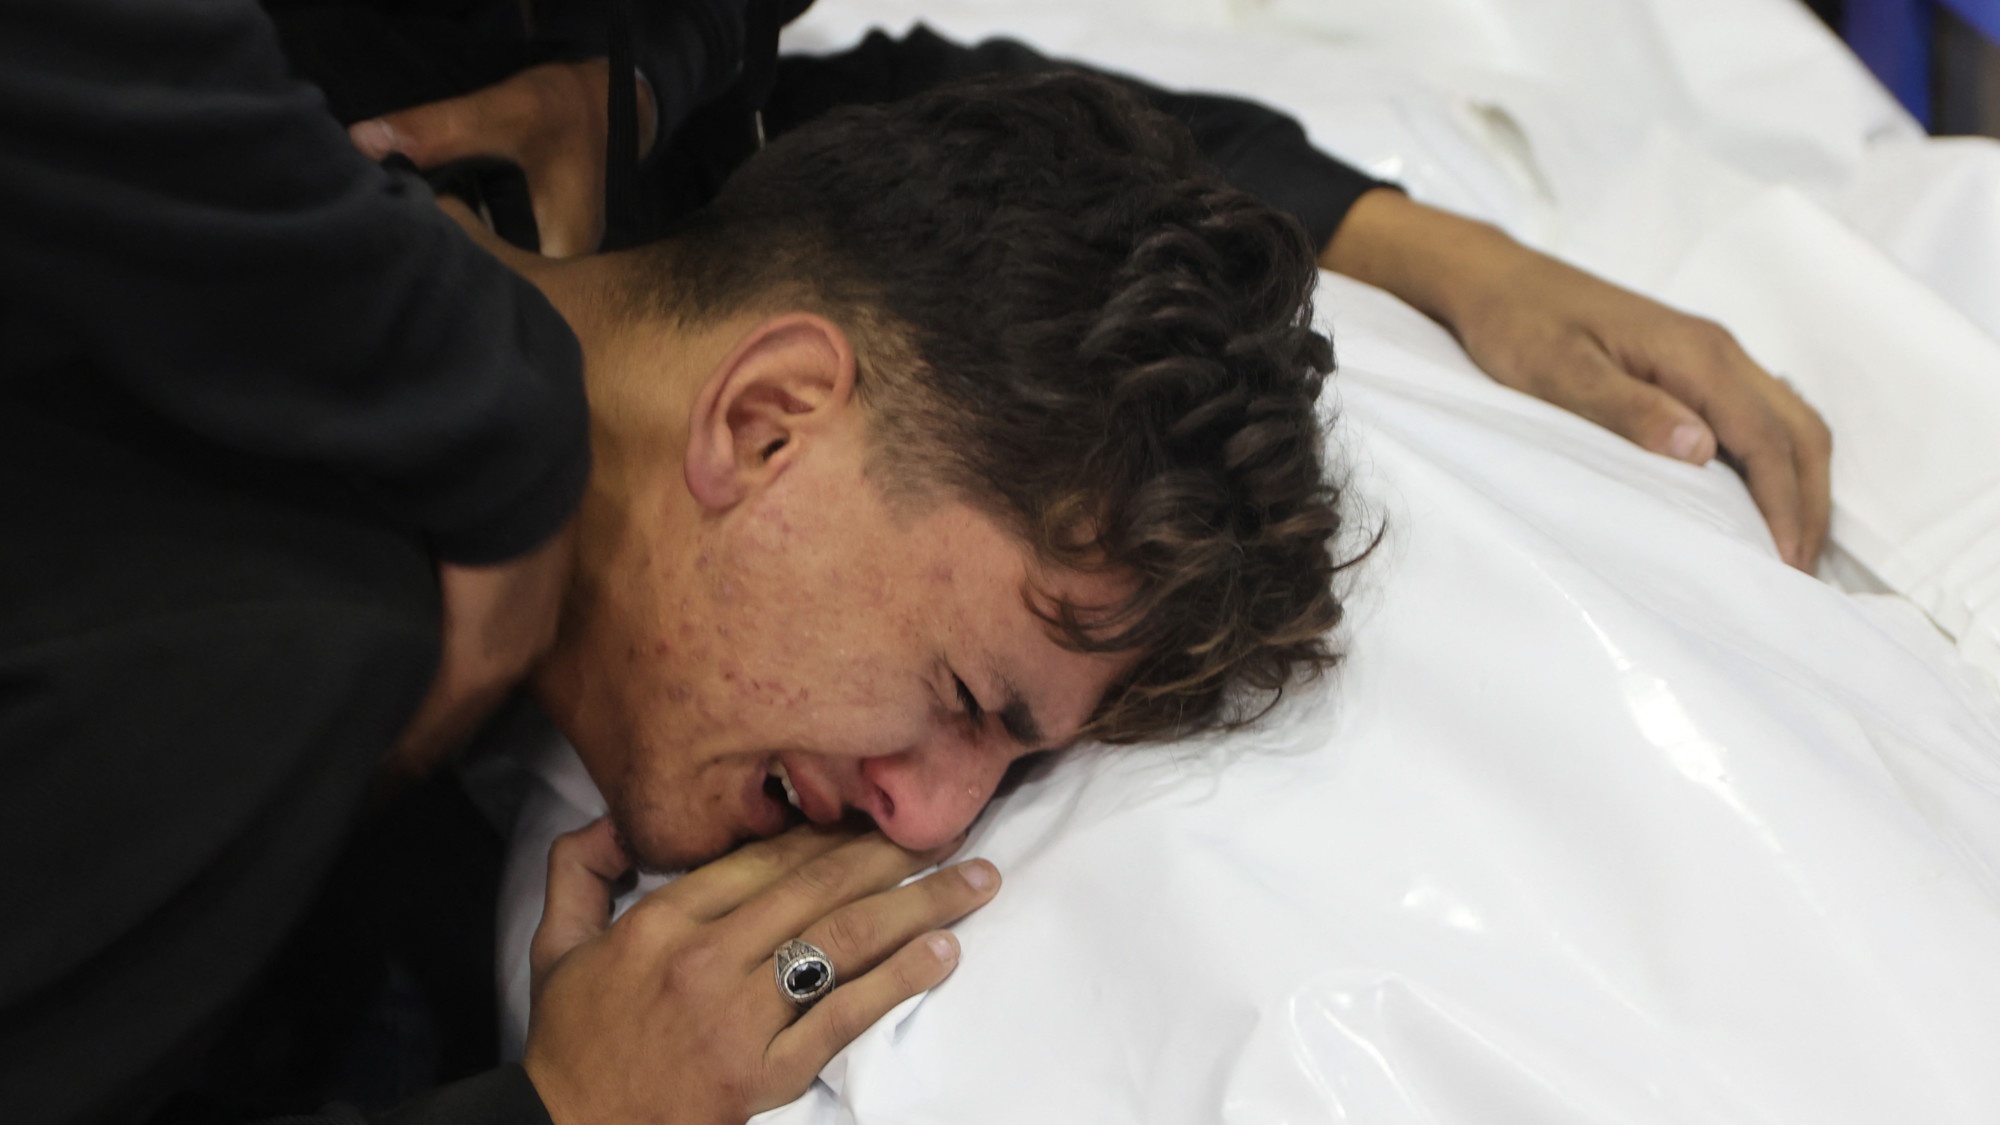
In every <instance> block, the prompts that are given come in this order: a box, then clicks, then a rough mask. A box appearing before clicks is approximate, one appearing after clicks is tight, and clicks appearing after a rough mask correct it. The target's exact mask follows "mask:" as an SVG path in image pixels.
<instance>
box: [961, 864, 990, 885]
mask: <svg viewBox="0 0 2000 1125" xmlns="http://www.w3.org/2000/svg"><path fill="white" fill-rule="evenodd" d="M995 874H996V872H995V871H994V870H993V868H991V867H989V866H987V865H986V864H984V863H981V862H980V861H978V860H976V859H975V860H973V861H971V862H970V863H961V864H959V865H958V877H959V878H961V879H963V880H965V882H966V885H967V886H969V887H971V888H972V889H973V890H975V891H987V890H992V889H993V877H994V875H995Z"/></svg>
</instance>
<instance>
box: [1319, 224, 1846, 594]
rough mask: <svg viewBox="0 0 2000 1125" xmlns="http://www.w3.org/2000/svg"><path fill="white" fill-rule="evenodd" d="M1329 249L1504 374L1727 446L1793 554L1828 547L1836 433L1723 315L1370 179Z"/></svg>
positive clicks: (1666, 433) (1647, 439) (1705, 448)
mask: <svg viewBox="0 0 2000 1125" xmlns="http://www.w3.org/2000/svg"><path fill="white" fill-rule="evenodd" d="M1320 264H1321V265H1324V266H1326V267H1327V268H1328V269H1332V270H1336V271H1338V272H1340V273H1345V274H1347V275H1349V276H1351V277H1356V278H1358V279H1360V280H1362V281H1366V282H1369V283H1370V284H1374V285H1378V286H1380V287H1382V288H1384V289H1387V290H1388V291H1390V292H1391V293H1394V294H1396V295H1397V296H1399V297H1401V298H1403V299H1404V300H1405V301H1408V302H1409V303H1410V304H1412V305H1414V306H1416V307H1417V308H1418V309H1421V310H1422V311H1423V312H1425V313H1427V314H1429V315H1430V316H1431V317H1432V318H1433V319H1435V320H1437V321H1439V322H1440V323H1442V324H1443V325H1445V327H1447V328H1449V329H1451V331H1452V332H1453V333H1454V334H1455V335H1456V336H1457V337H1458V339H1459V342H1460V343H1461V344H1463V345H1464V346H1465V350H1466V352H1467V354H1469V355H1470V356H1471V357H1472V359H1473V362H1475V363H1477V364H1479V366H1480V367H1481V368H1482V369H1483V370H1485V371H1486V373H1487V374H1489V375H1491V376H1492V377H1493V378H1494V380H1495V381H1497V382H1500V383H1503V384H1505V385H1507V386H1510V387H1513V388H1515V389H1516V390H1520V391H1525V392H1527V393H1528V394H1531V395H1534V396H1536V397H1537V398H1540V399H1543V400H1546V401H1548V402H1551V403H1553V404H1555V405H1557V406H1560V407H1562V408H1564V409H1566V410H1569V411H1571V412H1573V413H1575V414H1578V415H1581V416H1582V417H1585V418H1588V419H1590V420H1591V421H1593V422H1596V423H1597V424H1598V425H1600V426H1603V427H1604V428H1606V429H1608V430H1611V431H1613V432H1615V433H1618V434H1620V435H1623V436H1624V437H1626V438H1627V439H1629V440H1631V441H1632V442H1634V443H1635V444H1637V445H1639V446H1642V447H1644V448H1646V449H1650V450H1652V451H1653V452H1655V453H1660V454H1664V455H1666V456H1669V457H1674V458H1677V459H1679V460H1682V461H1686V462H1689V463H1690V464H1695V465H1702V464H1706V463H1707V462H1708V460H1709V459H1710V458H1711V457H1714V456H1715V455H1716V454H1717V452H1718V448H1719V449H1720V451H1722V452H1723V453H1724V454H1725V455H1726V456H1727V457H1728V458H1729V459H1730V460H1731V461H1732V462H1733V465H1734V467H1736V468H1737V469H1738V471H1739V472H1740V473H1741V474H1742V476H1743V478H1744V482H1745V484H1747V485H1748V486H1749V489H1750V495H1751V497H1752V498H1753V499H1754V500H1755V501H1756V502H1757V507H1758V509H1759V510H1760V511H1762V512H1763V514H1764V519H1765V522H1766V523H1768V524H1769V525H1770V528H1771V535H1772V538H1773V539H1774V540H1776V542H1777V545H1778V552H1779V554H1780V555H1781V556H1782V557H1783V558H1784V560H1785V561H1786V562H1788V563H1790V564H1791V565H1792V566H1795V567H1798V568H1799V569H1801V570H1807V571H1810V570H1811V569H1812V567H1813V564H1814V563H1815V561H1816V560H1817V559H1818V558H1819V553H1820V549H1821V547H1822V546H1823V545H1824V544H1825V542H1826V532H1827V524H1828V521H1829V519H1830V516H1831V511H1832V495H1831V484H1830V465H1831V460H1832V451H1833V439H1832V435H1831V434H1830V433H1829V432H1828V430H1827V428H1826V424H1825V422H1823V421H1822V420H1821V419H1820V417H1819V415H1818V414H1817V413H1815V412H1814V411H1813V409H1812V407H1810V406H1808V405H1807V404H1806V403H1805V401H1804V400H1803V399H1801V398H1799V396H1798V395H1797V394H1795V393H1794V392H1793V391H1792V389H1791V387H1790V386H1788V385H1786V384H1785V383H1784V382H1783V381H1781V380H1779V379H1777V378H1774V377H1773V376H1772V375H1770V374H1769V373H1768V372H1766V371H1765V370H1764V369H1763V368H1762V367H1759V366H1758V365H1757V363H1756V362H1755V361H1754V360H1752V359H1751V358H1750V357H1749V356H1748V355H1747V354H1745V352H1744V351H1743V349H1742V347H1741V346H1740V345H1738V344H1737V342H1736V340H1735V338H1734V337H1732V336H1731V335H1730V334H1729V333H1728V332H1727V331H1726V330H1724V329H1723V328H1721V327H1720V326H1719V325H1716V324H1714V323H1712V322H1710V321H1706V320H1702V319H1699V318H1697V317H1692V316H1688V315H1686V314H1685V313H1681V312H1678V311H1676V310H1674V309H1671V308H1668V307H1667V306H1665V305H1662V304H1660V303H1658V302H1657V301H1652V300H1649V299H1647V298H1645V297H1642V296H1640V295H1639V294H1637V293H1633V292H1631V291H1629V290H1626V289H1621V288H1619V287H1618V286H1615V285H1612V284H1610V283H1609V282H1606V281H1604V280H1602V279H1600V278H1597V277H1594V276H1592V275H1590V274H1588V273H1585V272H1583V271H1582V270H1579V269H1576V268H1574V267H1572V266H1569V265H1566V264H1564V263H1562V262H1560V261H1557V260H1556V259H1554V258H1551V257H1549V256H1547V255H1545V254H1541V253H1538V252H1536V251H1534V250H1531V249H1529V248H1528V247H1525V246H1522V245H1521V244H1520V243H1518V242H1515V241H1514V240H1513V239H1511V238H1509V237H1508V236H1507V235H1506V234H1505V233H1503V232H1501V231H1499V230H1497V229H1495V228H1493V227H1490V226H1487V225H1485V224H1483V223H1477V222H1473V221H1472V220H1469V219H1464V218H1460V217H1459V216H1456V215H1452V214H1450V213H1448V212H1444V211H1439V210H1437V209H1435V208H1431V207H1426V206H1424V205H1423V204H1420V203H1416V202H1414V201H1412V200H1410V199H1408V198H1406V197H1404V196H1403V195H1401V194H1399V193H1397V192H1393V191H1374V192H1369V193H1368V194H1367V195H1364V196H1363V197H1362V198H1361V200H1360V202H1359V203H1357V204H1356V205H1355V207H1354V209H1353V210H1352V211H1350V212H1349V214H1348V218H1347V220H1346V222H1344V223H1343V224H1342V225H1341V228H1340V230H1339V231H1337V232H1336V233H1335V235H1334V238H1333V240H1332V241H1331V242H1329V243H1328V245H1327V248H1326V251H1325V252H1324V253H1323V254H1322V255H1321V257H1320Z"/></svg>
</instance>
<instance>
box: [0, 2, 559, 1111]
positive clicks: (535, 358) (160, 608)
mask: <svg viewBox="0 0 2000 1125" xmlns="http://www.w3.org/2000/svg"><path fill="white" fill-rule="evenodd" d="M586 426H587V418H586V413H585V407H584V401H583V391H582V385H581V357H580V353H579V350H578V348H577V344H576V341H575V339H574V337H573V336H572V335H571V333H570V332H569V329H568V327H567V325H565V324H564V322H563V321H562V319H561V318H560V317H559V316H558V315H557V314H556V312H555V310H554V309H553V308H552V307H550V306H549V305H548V303H547V302H546V301H545V300H544V299H543V298H542V297H541V295H540V294H539V293H538V292H537V291H536V290H535V289H534V288H533V287H531V286H529V285H528V284H527V283H525V282H524V281H522V280H521V279H519V278H518V277H516V276H515V275H514V274H512V273H511V272H510V271H508V270H506V269H505V268H504V267H502V266H501V265H500V264H499V263H498V262H496V261H494V260H493V259H492V258H491V257H490V256H489V255H487V254H485V253H484V252H483V251H480V250H478V249H477V248H476V247H474V246H473V244H472V243H471V242H470V241H469V240H467V239H466V238H465V237H464V236H463V235H462V234H461V233H460V232H458V231H457V230H456V229H454V227H453V225H452V223H451V222H450V221H449V220H448V219H446V218H445V217H444V216H443V215H441V214H440V213H439V212H438V211H437V209H436V207H435V205H434V203H433V201H432V198H431V194H430V192H429V191H428V189H426V188H425V187H424V186H423V185H422V183H421V182H419V181H417V180H415V179H414V178H413V177H408V176H402V175H397V174H392V173H387V172H384V171H383V170H382V169H380V168H377V167H375V166H374V165H372V164H371V163H369V162H368V161H367V160H365V159H363V158H362V157H361V156H359V155H358V154H357V153H355V152H354V151H353V148H352V146H351V145H349V143H348V142H347V138H346V137H345V136H344V135H343V133H342V132H341V130H340V129H339V128H338V127H337V126H336V125H335V124H334V122H333V121H332V120H331V119H330V118H329V117H328V116H327V115H326V112H325V108H324V104H323V100H322V98H321V96H320V94H319V93H318V92H317V91H316V90H314V89H313V88H312V87H310V86H309V85H307V84H305V83H302V82H299V81H297V80H295V79H294V78H292V77H291V76H290V75H289V73H288V66H287V63H286V60H285V59H284V57H283V56H282V55H281V54H280V52H279V48H278V43H277V39H276V36H275V35H274V34H273V32H272V29H271V26H270V24H269V21H268V20H267V19H266V18H265V16H264V15H263V14H262V13H261V12H260V11H259V10H258V9H257V8H256V7H255V6H253V5H251V4H249V3H247V2H244V0H237V2H230V0H146V2H144V3H139V2H120V0H11V2H10V3H8V4H5V5H0V519H3V520H4V533H0V777H4V779H5V780H4V782H0V855H5V856H6V859H5V861H4V863H0V902H5V903H6V909H5V911H4V913H0V919H4V920H0V1117H4V1118H5V1120H7V1121H8V1122H10V1123H15V1122H19V1123H24V1125H34V1123H39V1122H54V1121H126V1120H138V1119H141V1118H143V1117H145V1116H146V1115H148V1114H150V1113H151V1112H152V1110H153V1109H154V1108H155V1107H156V1106H157V1105H158V1104H159V1103H160V1102H161V1101H162V1100H163V1099H164V1098H165V1097H166V1096H167V1095H168V1094H169V1093H170V1092H171V1091H172V1090H174V1089H175V1088H176V1087H177V1086H179V1085H180V1084H181V1083H182V1082H184V1081H185V1079H186V1075H187V1074H188V1073H189V1072H190V1071H191V1070H192V1069H193V1068H194V1065H195V1063H196V1061H197V1060H198V1058H199V1056H200V1053H201V1051H202V1049H203V1047H204V1045H205V1043H206V1042H207V1041H208V1040H209V1039H210V1038H211V1037H212V1035H213V1033H215V1032H216V1031H217V1030H218V1029H219V1028H220V1027H221V1026H222V1025H223V1024H224V1023H225V1021H226V1020H228V1019H229V1018H230V1017H231V1016H232V1015H233V1014H234V1013H233V1008H234V1005H235V1004H236V1002H237V1001H238V999H239V998H240V997H241V996H242V995H243V994H244V993H245V992H246V990H247V989H248V988H249V987H250V985H251V982H252V981H253V980H254V979H255V977H256V975H257V974H258V972H259V970H260V969H261V968H262V967H263V966H264V965H265V964H267V963H268V962H269V961H270V960H271V959H272V957H273V956H274V955H275V954H276V952H277V950H278V949H279V948H280V946H281V944H282V943H283V941H284V939H285V936H286V934H287V931H288V930H289V929H290V928H291V927H292V925H293V924H294V922H295V921H296V920H297V919H298V918H299V917H300V916H301V915H302V914H303V912H304V911H305V908H306V906H307V904H308V903H309V902H310V901H311V899H312V896H313V895H314V893H315V892H316V891H317V889H318V887H319V884H320V882H321V880H322V878H323V876H324V875H325V873H326V872H327V871H328V869H329V867H330V865H331V864H332V863H333V861H334V859H335V857H336V855H337V854H338V852H339V850H340V845H341V842H342V840H343V839H344V838H345V837H346V836H347V835H348V833H349V831H350V829H351V828H352V826H353V824H354V822H355V820H356V816H357V811H358V809H359V808H360V805H361V799H362V794H363V791H364V789H365V787H366V785H367V783H368V780H369V778H370V776H371V775H372V774H373V772H374V771H375V769H376V767H377V765H378V764H379V762H380V761H381V758H382V756H383V754H384V752H385V751H386V749H387V747H388V746H389V745H390V744H391V742H392V741H393V739H394V738H395V736H396V734H397V733H398V731H399V730H400V729H401V728H402V726H403V725H404V724H405V723H406V722H407V720H408V718H409V716H410V714H411V713H412V712H413V710H414V709H415V706H416V703H417V701H418V700H419V699H420V698H421V696H422V694H423V692H424V690H425V688H426V686H427V685H428V683H429V681H430V678H431V675H432V673H433V669H434V667H435V663H436V660H437V644H438V633H437V630H438V612H439V605H438V595H437V589H436V581H435V577H434V574H435V572H434V566H435V559H436V558H438V557H442V558H445V559H450V560H455V561H460V562H467V563H480V562H487V561H496V560H500V559H505V558H509V557H513V556H515V555H518V554H520V553H522V552H523V551H525V550H528V549H530V548H532V547H534V546H536V545H538V544H539V543H541V542H542V541H543V540H545V539H546V538H547V536H548V535H549V534H550V533H551V532H552V531H553V530H554V529H555V528H557V527H558V526H559V525H560V524H561V523H562V522H563V521H564V520H565V519H566V518H567V517H568V515H569V513H570V512H571V511H572V510H573V508H574V506H575V504H576V501H577V499H578V497H579V495H580V494H581V490H582V488H583V484H584V481H585V479H586V477H587V475H588V470H589V455H588V447H587V428H586ZM482 1099H483V1101H482ZM429 1104H430V1105H431V1106H433V1107H434V1108H433V1109H432V1110H422V1109H417V1110H412V1111H411V1112H412V1113H414V1114H415V1115H416V1116H415V1117H412V1118H410V1120H418V1119H426V1120H436V1121H452V1120H480V1121H523V1122H531V1121H532V1122H540V1123H542V1125H546V1120H547V1118H546V1114H544V1113H543V1112H542V1111H541V1108H540V1106H539V1103H538V1102H537V1101H536V1100H535V1098H534V1096H533V1092H532V1089H531V1088H529V1086H528V1084H527V1082H526V1080H525V1076H524V1075H522V1074H521V1073H520V1072H519V1071H518V1070H512V1071H500V1072H496V1073H495V1074H493V1075H492V1076H490V1077H488V1078H485V1079H482V1080H481V1081H480V1082H479V1083H477V1084H475V1085H474V1086H472V1087H468V1088H462V1089H455V1090H450V1091H441V1092H440V1093H439V1094H437V1095H435V1096H434V1098H433V1099H432V1101H431V1102H430V1103H429ZM495 1105H504V1106H506V1107H508V1108H507V1109H506V1110H505V1112H501V1111H498V1110H495V1109H494V1108H493V1107H494V1106H495Z"/></svg>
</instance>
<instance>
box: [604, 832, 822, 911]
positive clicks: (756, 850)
mask: <svg viewBox="0 0 2000 1125" xmlns="http://www.w3.org/2000/svg"><path fill="white" fill-rule="evenodd" d="M859 836H860V833H858V832H856V831H855V830H854V829H852V828H842V827H838V826H835V827H826V828H821V827H815V826H813V825H810V824H806V825H800V826H799V827H797V828H794V829H792V830H790V831H788V832H785V833H783V834H781V835H777V836H773V837H771V838H770V839H768V840H758V841H757V842H755V843H753V844H746V845H744V846H743V847H740V848H738V849H736V850H735V851H733V852H731V853H729V854H728V855H726V856H723V857H722V858H721V859H718V860H716V861H715V862H713V863H708V864H704V865H702V866H701V867H697V868H695V869H694V870H693V871H690V872H688V873H687V874H685V875H683V876H681V877H680V878H679V879H677V880H675V881H674V882H672V883H670V884H668V885H667V886H665V887H662V888H661V889H660V890H658V891H655V892H653V896H652V897H653V898H658V899H660V901H661V902H663V903H665V902H671V904H672V906H673V908H674V909H676V910H679V911H680V912H681V913H682V914H683V915H684V916H686V917H689V918H692V919H694V920H696V921H699V922H711V921H714V920H715V919H717V918H720V917H722V916H723V915H725V914H727V913H729V912H730V911H732V910H734V909H736V908H737V907H739V906H741V905H743V904H744V903H745V902H748V901H749V900H750V899H751V898H753V897H755V896H756V895H758V894H761V893H762V892H763V891H764V889H765V888H767V887H769V886H770V885H771V884H773V883H775V882H777V881H778V880H779V879H782V878H784V877H785V876H786V875H789V874H791V873H792V871H793V870H794V869H796V868H797V867H798V866H799V865H800V864H802V863H805V862H806V861H808V860H811V859H813V858H815V857H817V856H822V855H825V854H826V853H827V852H830V851H832V850H833V849H835V848H837V847H839V846H840V845H842V844H845V843H848V842H849V841H851V840H854V839H857V838H858V837H859ZM669 892H671V896H670V895H669ZM648 901H649V902H650V901H651V898H649V899H648ZM641 905H644V904H641Z"/></svg>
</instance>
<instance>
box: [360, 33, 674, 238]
mask: <svg viewBox="0 0 2000 1125" xmlns="http://www.w3.org/2000/svg"><path fill="white" fill-rule="evenodd" d="M609 88H610V70H609V67H608V65H607V64H606V63H605V61H604V60H603V59H590V60H586V61H583V62H554V63H544V64H542V65H541V66H534V67H529V68H528V69H527V70H524V71H522V72H520V73H519V74H516V75H514V76H513V77H511V78H508V79H506V80H505V81H503V82H499V83H496V84H495V85H492V86H488V87H486V88H485V89H483V90H475V91H473V92H472V93H470V94H465V95H463V96H461V97H456V98H447V99H445V100H444V101H440V102H431V103H430V104H428V105H421V106H416V107H415V108H412V109H405V110H399V111H397V112H395V113H390V114H385V115H383V116H381V117H377V118H371V119H370V120H367V121H357V122H355V123H354V124H353V125H352V126H350V127H349V128H348V130H347V135H348V137H349V139H351V140H352V141H353V142H354V146H355V147H356V148H358V149H360V150H361V151H362V153H364V154H365V155H367V156H368V158H369V159H371V160H380V159H382V158H383V157H385V156H388V155H389V154H390V153H392V152H399V153H402V154H403V155H404V156H406V157H408V158H409V159H410V160H411V162H413V163H414V164H416V166H417V167H419V168H425V169H429V168H436V167H439V166H441V165H445V164H450V163H452V162H453V161H458V160H468V159H473V158H476V157H486V158H492V159H499V160H507V161H511V162H513V163H514V164H517V165H519V166H520V168H521V172H522V175H523V176H525V177H526V179H527V181H528V195H529V198H530V200H531V202H532V207H533V210H534V215H535V228H536V230H537V231H538V232H539V234H540V236H541V251H542V253H543V254H546V255H548V256H549V257H552V258H569V257H575V256H576V255H579V254H588V253H590V252H591V251H592V250H595V249H596V248H597V244H598V243H599V242H600V241H601V240H602V239H603V237H604V148H605V143H606V141H605V136H606V131H607V128H608V123H607V114H606V101H607V99H608V97H609ZM638 100H639V136H640V138H641V141H640V146H639V149H640V154H641V155H644V154H645V151H646V149H647V148H649V147H650V146H651V137H652V132H653V113H654V110H653V100H652V96H651V94H650V93H649V92H648V91H647V89H646V86H645V81H644V79H643V78H642V79H641V80H640V84H639V95H638Z"/></svg>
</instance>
